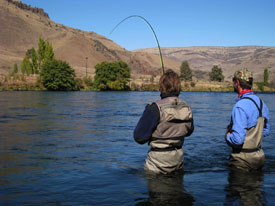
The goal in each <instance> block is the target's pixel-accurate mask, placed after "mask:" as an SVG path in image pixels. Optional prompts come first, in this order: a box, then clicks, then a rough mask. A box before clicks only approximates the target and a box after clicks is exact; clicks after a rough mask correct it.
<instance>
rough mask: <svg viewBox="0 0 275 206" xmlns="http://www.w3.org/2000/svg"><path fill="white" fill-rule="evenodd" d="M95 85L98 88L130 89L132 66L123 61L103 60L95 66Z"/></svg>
mask: <svg viewBox="0 0 275 206" xmlns="http://www.w3.org/2000/svg"><path fill="white" fill-rule="evenodd" d="M95 69H96V75H95V79H94V86H95V88H96V89H98V90H101V91H103V90H116V91H120V90H129V86H128V83H129V81H130V68H129V66H128V65H127V64H126V63H125V62H122V61H118V62H102V63H101V64H97V65H96V66H95Z"/></svg>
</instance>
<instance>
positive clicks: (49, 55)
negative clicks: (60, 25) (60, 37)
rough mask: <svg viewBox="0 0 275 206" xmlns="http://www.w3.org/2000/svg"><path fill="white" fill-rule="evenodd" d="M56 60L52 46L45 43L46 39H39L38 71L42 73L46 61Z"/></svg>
mask: <svg viewBox="0 0 275 206" xmlns="http://www.w3.org/2000/svg"><path fill="white" fill-rule="evenodd" d="M53 59H54V52H53V47H52V45H51V44H50V43H49V42H47V41H44V39H42V38H39V40H38V49H37V65H38V71H41V68H42V65H43V63H44V62H46V61H48V60H49V61H51V60H53Z"/></svg>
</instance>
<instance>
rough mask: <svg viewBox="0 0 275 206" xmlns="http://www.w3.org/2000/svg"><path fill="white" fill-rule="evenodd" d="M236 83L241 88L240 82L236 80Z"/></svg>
mask: <svg viewBox="0 0 275 206" xmlns="http://www.w3.org/2000/svg"><path fill="white" fill-rule="evenodd" d="M236 83H237V85H238V87H239V86H240V80H239V79H237V80H236Z"/></svg>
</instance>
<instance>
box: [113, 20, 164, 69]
mask: <svg viewBox="0 0 275 206" xmlns="http://www.w3.org/2000/svg"><path fill="white" fill-rule="evenodd" d="M133 17H138V18H141V19H142V20H143V21H145V22H146V23H147V25H148V26H149V27H150V29H151V30H152V32H153V34H154V36H155V40H156V42H157V45H158V49H159V56H160V64H161V69H162V74H164V65H163V59H162V54H161V49H160V46H159V41H158V38H157V35H156V33H155V31H154V29H153V27H152V26H151V24H150V23H149V22H148V21H147V20H146V19H145V18H144V17H142V16H139V15H132V16H128V17H126V18H125V19H123V20H122V21H120V22H119V23H118V24H117V25H116V26H115V27H114V28H113V29H112V31H111V32H110V34H109V35H111V34H112V33H113V31H114V30H115V29H116V28H117V27H118V26H119V25H120V24H121V23H122V22H124V21H126V20H127V19H130V18H133Z"/></svg>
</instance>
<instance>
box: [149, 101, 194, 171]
mask: <svg viewBox="0 0 275 206" xmlns="http://www.w3.org/2000/svg"><path fill="white" fill-rule="evenodd" d="M156 104H157V106H158V108H159V112H160V121H159V124H158V126H157V128H156V129H155V131H154V132H153V134H152V137H151V139H150V142H149V145H150V147H151V149H150V151H149V152H148V157H147V159H146V163H145V167H146V168H147V169H149V170H151V171H153V172H155V173H164V174H165V173H170V172H172V171H175V170H178V169H182V168H183V149H182V145H183V143H184V137H186V136H189V135H190V134H191V133H192V131H193V116H192V112H191V109H190V107H189V106H188V105H187V104H186V103H185V102H184V101H182V100H180V99H179V98H178V97H168V98H164V99H162V100H159V101H157V102H156Z"/></svg>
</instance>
